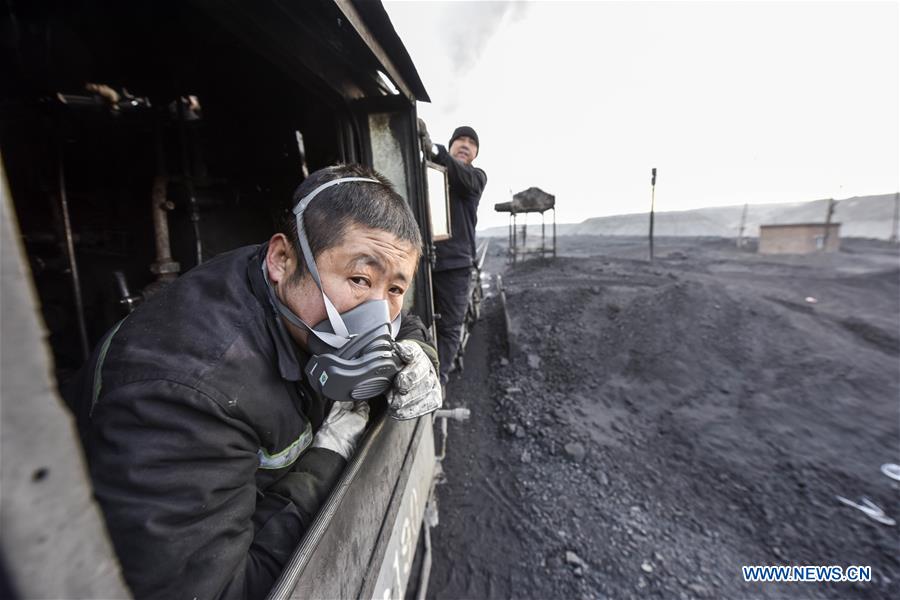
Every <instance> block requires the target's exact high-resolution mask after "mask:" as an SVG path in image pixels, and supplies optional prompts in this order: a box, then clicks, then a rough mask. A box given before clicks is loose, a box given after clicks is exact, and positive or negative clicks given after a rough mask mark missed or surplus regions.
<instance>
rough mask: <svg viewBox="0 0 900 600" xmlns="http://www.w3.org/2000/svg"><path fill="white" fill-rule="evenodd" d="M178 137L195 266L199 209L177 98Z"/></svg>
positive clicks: (181, 102)
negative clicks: (194, 251) (192, 236)
mask: <svg viewBox="0 0 900 600" xmlns="http://www.w3.org/2000/svg"><path fill="white" fill-rule="evenodd" d="M176 102H177V103H178V137H179V139H180V141H181V170H182V172H183V173H182V174H183V175H184V185H185V187H187V192H188V203H189V205H190V209H191V225H192V226H193V228H194V247H195V250H196V252H197V264H198V265H199V264H201V263H203V242H202V241H201V240H200V208H199V206H198V204H197V193H196V190H195V189H194V179H193V176H192V174H191V173H192V171H191V159H190V156H189V155H188V139H187V131H186V128H185V124H184V123H185V120H186V119H187V116H186V114H185V111H184V99H183V98H178V100H177V101H176Z"/></svg>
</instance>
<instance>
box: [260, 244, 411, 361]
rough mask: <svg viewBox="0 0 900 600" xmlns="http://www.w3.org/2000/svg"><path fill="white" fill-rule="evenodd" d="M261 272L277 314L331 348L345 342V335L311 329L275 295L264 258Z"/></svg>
mask: <svg viewBox="0 0 900 600" xmlns="http://www.w3.org/2000/svg"><path fill="white" fill-rule="evenodd" d="M262 273H263V279H265V281H266V288H267V290H268V294H269V301H270V302H271V304H272V306H274V307H275V310H277V311H278V312H279V314H281V316H283V317H284V318H285V319H287V320H288V322H289V323H291V324H292V325H294V326H295V327H299V328H301V329H306V330H307V331H309V332H310V333H311V334H313V335H314V336H316V337H317V338H319V339H320V340H322V341H323V342H325V343H326V344H328V345H329V346H331V347H332V348H340V347H341V346H343V345H344V344H346V343H347V337H340V336H338V335H335V334H333V333H328V332H325V331H316V330H315V329H313V328H312V327H310V326H309V325H307V324H306V322H305V321H304V320H303V319H301V318H300V317H298V316H297V315H296V314H295V313H294V311H292V310H291V309H290V308H288V307H287V306H286V305H285V304H284V302H282V301H281V300H280V299H279V298H278V296H276V295H275V290H273V289H272V282H271V281H269V273H268V269H266V261H265V260H263V262H262ZM395 337H396V336H395Z"/></svg>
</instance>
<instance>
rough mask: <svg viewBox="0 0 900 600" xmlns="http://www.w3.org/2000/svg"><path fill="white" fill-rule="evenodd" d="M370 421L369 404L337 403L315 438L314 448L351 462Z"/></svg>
mask: <svg viewBox="0 0 900 600" xmlns="http://www.w3.org/2000/svg"><path fill="white" fill-rule="evenodd" d="M368 420H369V403H368V402H335V403H334V404H333V405H332V407H331V412H329V413H328V416H327V417H326V418H325V422H324V423H322V426H321V427H320V428H319V431H318V432H317V433H316V437H315V438H313V442H312V447H313V448H325V449H326V450H331V451H332V452H336V453H337V454H340V455H341V456H343V457H344V458H345V459H347V460H349V459H350V457H351V456H352V455H353V452H354V451H355V450H356V444H358V443H359V439H360V438H361V437H362V434H363V431H365V429H366V423H367V422H368Z"/></svg>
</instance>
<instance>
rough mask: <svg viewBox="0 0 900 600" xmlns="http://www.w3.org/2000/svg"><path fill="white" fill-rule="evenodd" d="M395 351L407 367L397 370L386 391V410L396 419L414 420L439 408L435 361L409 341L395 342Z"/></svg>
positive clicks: (440, 396) (441, 396)
mask: <svg viewBox="0 0 900 600" xmlns="http://www.w3.org/2000/svg"><path fill="white" fill-rule="evenodd" d="M397 353H398V354H399V355H400V358H401V359H402V360H403V362H404V363H406V366H404V367H403V369H401V370H400V372H399V373H397V377H396V378H395V379H394V385H393V387H392V388H391V389H390V390H388V392H387V403H388V412H389V413H390V415H391V416H392V417H393V418H395V419H397V420H398V421H405V420H407V419H415V418H416V417H421V416H422V415H427V414H428V413H430V412H432V411H435V410H437V409H439V408H440V407H441V403H442V401H443V395H442V394H441V382H440V379H438V374H437V369H436V368H435V365H434V363H433V362H432V360H431V359H430V358H429V357H428V355H427V354H425V351H424V350H423V349H422V347H421V346H420V345H419V344H418V343H417V342H414V341H412V340H401V341H399V342H397Z"/></svg>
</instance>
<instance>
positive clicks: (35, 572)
mask: <svg viewBox="0 0 900 600" xmlns="http://www.w3.org/2000/svg"><path fill="white" fill-rule="evenodd" d="M0 245H2V252H0V531H2V536H0V549H2V560H3V563H4V570H5V571H6V574H7V575H8V576H9V578H10V583H11V585H12V586H13V587H14V589H15V592H16V593H17V594H18V595H19V596H20V597H22V598H128V597H130V594H129V592H128V590H127V588H126V587H125V584H124V583H123V582H122V578H121V575H120V572H119V566H118V562H117V560H116V559H115V556H114V554H113V550H112V547H111V545H110V543H109V540H108V538H107V536H106V530H105V527H104V524H103V520H102V518H101V516H100V511H99V509H98V507H97V505H96V503H95V502H94V500H93V496H92V493H91V488H90V484H89V483H88V478H87V473H86V471H85V464H84V460H83V458H82V455H81V448H80V446H79V444H78V442H77V436H76V433H75V427H74V424H73V420H72V417H71V415H70V414H69V412H68V411H67V410H66V409H65V407H64V406H63V404H62V402H61V401H60V398H59V396H58V394H57V391H56V387H55V385H54V383H53V381H52V380H51V376H50V374H51V371H52V365H51V361H50V353H49V350H48V347H47V345H46V343H45V336H46V332H45V330H44V327H43V324H42V322H41V320H40V318H39V317H38V306H37V301H36V294H35V292H34V289H33V288H32V283H31V277H30V274H29V273H28V272H27V269H26V267H25V265H26V262H25V257H24V252H23V249H22V247H21V245H20V243H19V231H18V224H17V223H16V219H15V215H14V213H13V210H12V201H11V199H10V197H9V192H8V189H7V187H6V177H5V175H3V174H2V172H0Z"/></svg>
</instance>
